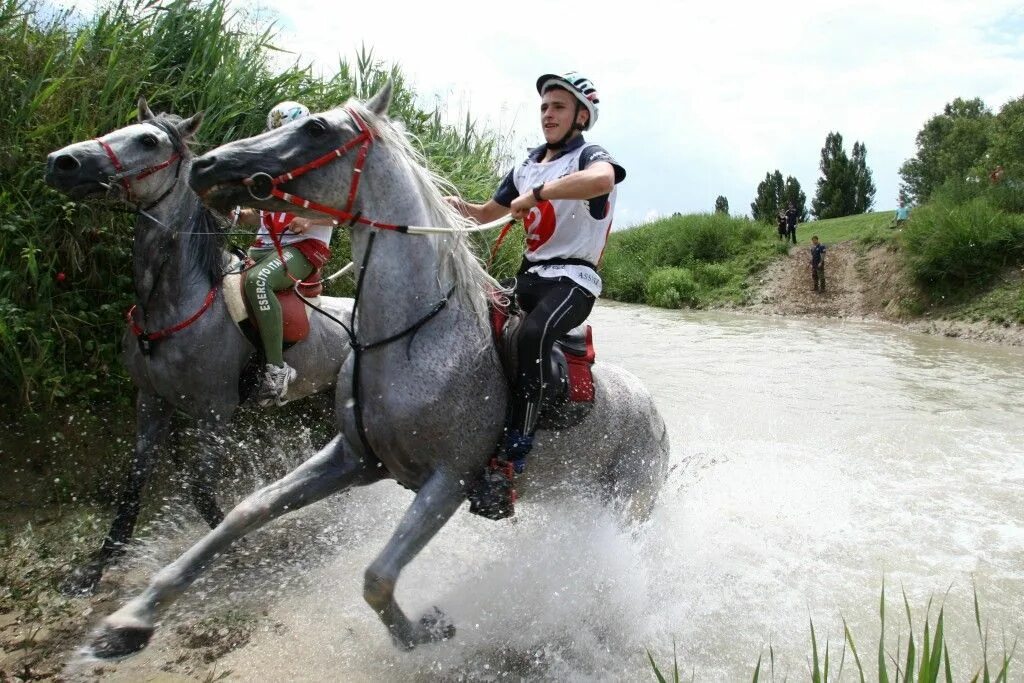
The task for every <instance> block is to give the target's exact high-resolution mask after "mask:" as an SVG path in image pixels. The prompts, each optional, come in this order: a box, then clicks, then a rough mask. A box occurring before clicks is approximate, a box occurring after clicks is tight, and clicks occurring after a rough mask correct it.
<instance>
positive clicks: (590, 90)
mask: <svg viewBox="0 0 1024 683" xmlns="http://www.w3.org/2000/svg"><path fill="white" fill-rule="evenodd" d="M553 87H557V88H562V89H563V90H567V91H569V92H570V93H572V94H573V96H575V97H576V99H578V100H579V101H580V103H581V104H582V105H583V106H584V107H586V108H587V111H588V112H590V118H589V119H588V120H587V125H586V127H584V129H583V130H590V129H591V128H593V127H594V124H595V123H597V105H598V103H600V101H601V100H600V99H599V98H598V96H597V88H595V87H594V83H593V82H592V81H591V80H590V79H589V78H587V77H586V76H584V75H583V74H579V73H576V72H575V71H569V72H568V73H565V74H562V75H561V76H559V75H558V74H544V75H543V76H541V77H540V78H538V79H537V92H538V93H539V94H541V95H543V94H544V93H546V92H547V91H548V90H550V89H551V88H553Z"/></svg>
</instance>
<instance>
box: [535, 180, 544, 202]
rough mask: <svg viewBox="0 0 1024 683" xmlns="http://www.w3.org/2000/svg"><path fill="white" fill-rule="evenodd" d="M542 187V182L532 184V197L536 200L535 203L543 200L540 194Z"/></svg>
mask: <svg viewBox="0 0 1024 683" xmlns="http://www.w3.org/2000/svg"><path fill="white" fill-rule="evenodd" d="M543 189H544V183H538V184H536V185H534V186H533V198H534V199H536V200H537V203H538V204H539V203H541V202H542V201H544V198H543V197H541V196H540V191H541V190H543Z"/></svg>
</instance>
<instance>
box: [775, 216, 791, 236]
mask: <svg viewBox="0 0 1024 683" xmlns="http://www.w3.org/2000/svg"><path fill="white" fill-rule="evenodd" d="M778 223H779V239H780V240H784V239H786V236H787V235H788V234H789V233H788V229H787V228H786V214H785V213H784V212H782V211H781V210H780V211H779V216H778Z"/></svg>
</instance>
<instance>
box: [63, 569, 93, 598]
mask: <svg viewBox="0 0 1024 683" xmlns="http://www.w3.org/2000/svg"><path fill="white" fill-rule="evenodd" d="M102 576H103V567H96V566H94V565H91V564H87V565H85V566H82V567H76V568H75V569H74V571H72V572H71V574H70V575H69V576H68V577H67V578H66V579H64V581H63V582H61V584H60V592H61V593H63V594H64V595H66V596H68V597H73V598H78V597H88V596H90V595H92V594H93V593H94V592H95V591H96V584H98V583H99V582H100V577H102Z"/></svg>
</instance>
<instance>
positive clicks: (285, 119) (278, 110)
mask: <svg viewBox="0 0 1024 683" xmlns="http://www.w3.org/2000/svg"><path fill="white" fill-rule="evenodd" d="M306 116H309V108H308V107H306V105H304V104H299V103H298V102H292V101H290V100H289V101H287V102H282V103H281V104H275V105H274V108H273V109H271V110H270V113H269V114H267V130H274V129H275V128H280V127H281V126H283V125H284V124H286V123H290V122H292V121H298V120H299V119H301V118H304V117H306Z"/></svg>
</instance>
